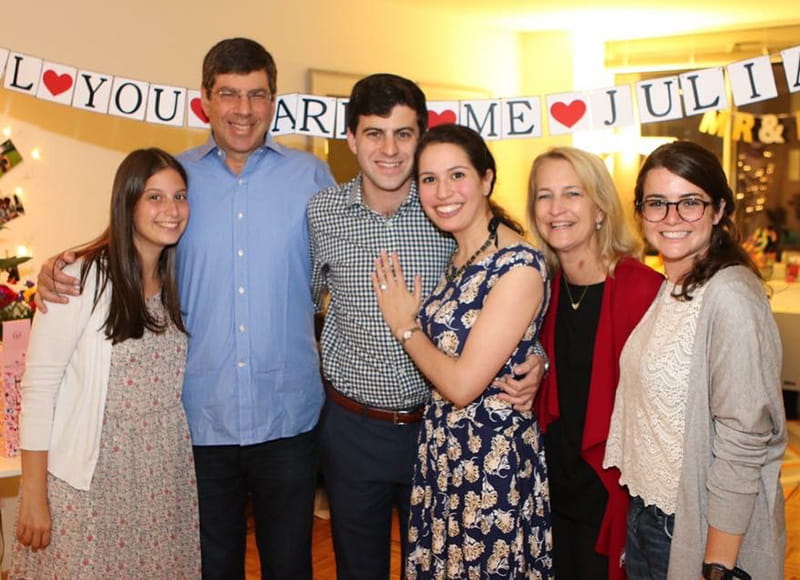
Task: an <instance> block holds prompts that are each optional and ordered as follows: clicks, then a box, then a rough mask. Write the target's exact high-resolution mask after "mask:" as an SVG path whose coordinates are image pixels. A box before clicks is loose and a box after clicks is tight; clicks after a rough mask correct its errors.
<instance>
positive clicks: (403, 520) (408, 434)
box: [320, 401, 420, 580]
mask: <svg viewBox="0 0 800 580" xmlns="http://www.w3.org/2000/svg"><path fill="white" fill-rule="evenodd" d="M419 427H420V424H419V423H417V424H412V425H393V424H392V423H391V422H389V421H381V420H377V419H370V418H367V417H364V416H361V415H356V414H354V413H352V412H351V411H347V410H345V409H343V408H341V407H340V406H338V405H337V404H336V403H333V402H331V401H328V402H327V403H326V404H325V409H324V410H323V414H322V419H321V421H320V431H321V445H322V468H323V476H324V481H325V488H326V490H327V492H328V499H329V502H330V508H331V530H332V533H333V547H334V552H335V554H336V576H337V579H338V580H378V579H380V580H384V579H386V578H389V569H390V559H391V530H392V509H393V508H397V510H398V513H399V516H400V535H401V538H400V539H401V545H402V546H403V564H404V563H405V541H406V536H407V531H408V512H409V503H410V493H411V478H412V475H413V472H414V462H415V459H416V457H417V437H418V435H419ZM401 568H402V567H401Z"/></svg>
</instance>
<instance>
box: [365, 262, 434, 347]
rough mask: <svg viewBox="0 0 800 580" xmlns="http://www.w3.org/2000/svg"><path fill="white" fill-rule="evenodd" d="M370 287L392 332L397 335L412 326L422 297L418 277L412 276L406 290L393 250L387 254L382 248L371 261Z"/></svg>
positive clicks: (399, 265)
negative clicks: (412, 282)
mask: <svg viewBox="0 0 800 580" xmlns="http://www.w3.org/2000/svg"><path fill="white" fill-rule="evenodd" d="M372 288H373V289H374V290H375V296H376V297H377V299H378V307H379V308H380V309H381V314H383V319H384V320H385V321H386V324H387V325H388V326H389V329H390V330H391V331H392V335H394V336H395V337H397V336H398V334H399V333H400V332H402V331H403V330H405V329H408V328H411V327H412V326H415V325H416V320H417V314H418V313H419V305H420V302H421V300H422V279H421V278H420V277H419V276H414V290H413V291H411V290H409V289H408V287H407V286H406V282H405V278H404V276H403V268H402V266H401V264H400V258H399V257H398V256H397V254H396V253H394V252H393V253H391V254H388V253H387V252H385V251H383V252H381V254H380V256H379V257H378V258H377V259H376V260H375V271H374V272H373V273H372Z"/></svg>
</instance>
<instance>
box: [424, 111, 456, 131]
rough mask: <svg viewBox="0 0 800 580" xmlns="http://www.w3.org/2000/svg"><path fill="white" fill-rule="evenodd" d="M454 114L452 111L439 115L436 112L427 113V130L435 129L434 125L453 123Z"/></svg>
mask: <svg viewBox="0 0 800 580" xmlns="http://www.w3.org/2000/svg"><path fill="white" fill-rule="evenodd" d="M455 122H456V114H455V112H453V111H450V110H446V111H442V112H441V113H437V112H436V111H428V129H432V128H433V127H436V125H446V124H447V123H455Z"/></svg>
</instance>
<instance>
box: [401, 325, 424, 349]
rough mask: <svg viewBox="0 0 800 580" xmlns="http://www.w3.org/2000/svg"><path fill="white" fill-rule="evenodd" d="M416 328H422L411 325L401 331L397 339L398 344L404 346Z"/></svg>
mask: <svg viewBox="0 0 800 580" xmlns="http://www.w3.org/2000/svg"><path fill="white" fill-rule="evenodd" d="M418 330H422V328H420V327H419V326H412V327H411V328H407V329H405V330H404V331H403V332H401V333H400V338H398V340H399V341H400V346H405V345H406V343H407V342H408V340H409V339H410V338H411V337H412V336H414V333H415V332H417V331H418Z"/></svg>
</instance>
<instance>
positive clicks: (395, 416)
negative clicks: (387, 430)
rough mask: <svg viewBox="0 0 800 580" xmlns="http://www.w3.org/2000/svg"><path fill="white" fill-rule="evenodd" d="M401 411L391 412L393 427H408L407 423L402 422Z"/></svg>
mask: <svg viewBox="0 0 800 580" xmlns="http://www.w3.org/2000/svg"><path fill="white" fill-rule="evenodd" d="M401 414H402V411H392V423H393V424H394V425H410V424H411V423H409V422H408V421H404V420H403V417H402V416H401Z"/></svg>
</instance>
